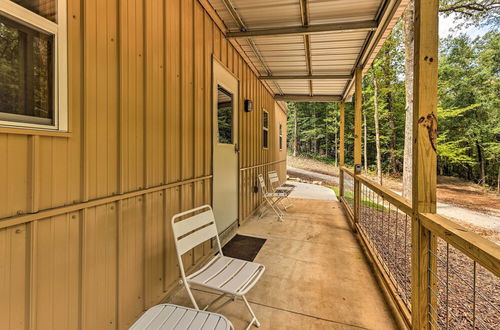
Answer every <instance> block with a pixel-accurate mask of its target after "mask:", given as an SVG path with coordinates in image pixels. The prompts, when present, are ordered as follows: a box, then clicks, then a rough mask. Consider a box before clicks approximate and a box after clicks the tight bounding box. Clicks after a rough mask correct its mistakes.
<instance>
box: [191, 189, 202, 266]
mask: <svg viewBox="0 0 500 330" xmlns="http://www.w3.org/2000/svg"><path fill="white" fill-rule="evenodd" d="M193 186H194V187H193V188H194V189H193V190H194V197H193V207H198V206H202V205H203V204H204V203H203V200H204V196H203V195H204V192H203V181H197V182H195V183H194V184H193ZM203 244H204V242H203V243H201V244H200V245H198V246H196V247H195V248H194V249H193V262H194V263H196V262H198V261H199V260H200V259H201V258H202V257H203Z"/></svg>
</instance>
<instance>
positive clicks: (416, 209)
mask: <svg viewBox="0 0 500 330" xmlns="http://www.w3.org/2000/svg"><path fill="white" fill-rule="evenodd" d="M438 3H439V1H438V0H415V53H414V61H415V62H414V63H415V64H414V65H415V67H414V85H413V94H414V99H413V102H414V103H413V105H414V108H413V138H414V140H413V166H412V168H413V170H412V174H413V180H412V208H413V218H412V327H413V329H423V328H429V327H431V326H432V323H433V322H434V321H433V320H436V315H435V311H436V310H437V301H436V297H435V296H434V295H433V294H431V292H430V289H429V288H432V287H434V292H436V288H435V286H436V279H435V278H434V277H433V276H431V275H430V272H429V270H431V271H433V273H434V274H436V260H435V254H436V251H437V248H436V237H435V236H434V235H432V233H431V232H430V231H428V230H427V229H425V227H423V226H422V224H421V221H420V219H419V214H420V213H436V164H437V162H436V148H437V145H436V143H437V112H436V110H437V79H438ZM431 252H433V253H431ZM429 305H431V306H432V308H430V307H429ZM432 314H434V316H433V317H432V318H431V317H430V315H431V316H432ZM434 326H436V325H435V324H434Z"/></svg>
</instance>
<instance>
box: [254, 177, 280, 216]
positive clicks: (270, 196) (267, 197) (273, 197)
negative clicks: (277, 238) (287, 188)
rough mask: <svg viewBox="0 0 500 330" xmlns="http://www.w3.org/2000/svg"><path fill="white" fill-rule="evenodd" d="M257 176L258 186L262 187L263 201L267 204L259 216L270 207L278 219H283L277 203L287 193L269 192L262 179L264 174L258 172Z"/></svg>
mask: <svg viewBox="0 0 500 330" xmlns="http://www.w3.org/2000/svg"><path fill="white" fill-rule="evenodd" d="M257 177H258V179H259V185H260V188H261V189H262V197H264V201H265V203H266V204H267V206H266V207H265V208H264V210H263V211H262V212H261V213H260V218H262V217H263V216H264V214H265V213H266V212H267V210H268V209H269V208H270V209H271V210H273V211H274V213H276V215H277V216H278V220H279V221H283V216H284V214H283V212H282V211H281V210H280V208H279V206H278V204H279V203H280V202H281V200H282V199H283V198H285V197H286V196H287V195H286V194H285V193H283V192H269V191H268V190H267V187H266V182H265V181H264V176H263V175H262V174H259V175H258V176H257Z"/></svg>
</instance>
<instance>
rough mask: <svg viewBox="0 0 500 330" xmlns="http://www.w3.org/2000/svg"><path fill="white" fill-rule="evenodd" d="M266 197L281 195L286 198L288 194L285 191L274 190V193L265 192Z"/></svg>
mask: <svg viewBox="0 0 500 330" xmlns="http://www.w3.org/2000/svg"><path fill="white" fill-rule="evenodd" d="M264 195H265V197H268V198H271V197H281V198H285V197H287V194H286V193H284V192H273V193H267V194H264Z"/></svg>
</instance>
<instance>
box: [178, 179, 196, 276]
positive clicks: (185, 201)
mask: <svg viewBox="0 0 500 330" xmlns="http://www.w3.org/2000/svg"><path fill="white" fill-rule="evenodd" d="M180 188H181V200H180V205H181V210H180V211H181V212H184V211H187V210H189V209H192V208H193V184H192V183H189V184H184V185H182V186H181V187H180ZM182 262H183V263H184V267H185V269H186V270H187V271H189V270H191V268H192V266H193V250H190V251H189V252H186V253H185V254H184V255H183V256H182Z"/></svg>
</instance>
